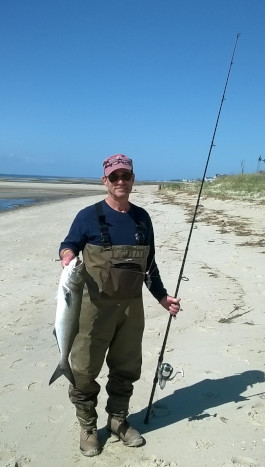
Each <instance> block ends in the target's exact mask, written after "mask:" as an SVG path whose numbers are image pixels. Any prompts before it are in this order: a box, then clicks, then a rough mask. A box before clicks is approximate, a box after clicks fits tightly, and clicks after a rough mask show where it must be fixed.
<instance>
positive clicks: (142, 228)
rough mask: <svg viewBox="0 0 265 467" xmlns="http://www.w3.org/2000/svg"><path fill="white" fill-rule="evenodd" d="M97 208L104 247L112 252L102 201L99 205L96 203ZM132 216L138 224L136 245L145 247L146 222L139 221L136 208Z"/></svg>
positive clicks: (131, 213)
mask: <svg viewBox="0 0 265 467" xmlns="http://www.w3.org/2000/svg"><path fill="white" fill-rule="evenodd" d="M95 207H96V211H97V214H98V223H99V229H100V233H101V240H102V244H103V247H104V249H105V250H111V247H112V243H111V238H110V234H109V229H108V225H107V223H106V218H105V215H104V214H103V207H102V201H99V202H98V203H96V204H95ZM130 216H131V217H132V219H133V220H134V222H135V224H136V234H135V240H136V244H137V245H145V233H146V225H145V224H144V222H140V221H139V220H138V219H137V216H136V213H135V209H134V208H132V209H131V210H130Z"/></svg>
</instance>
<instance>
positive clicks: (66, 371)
mask: <svg viewBox="0 0 265 467" xmlns="http://www.w3.org/2000/svg"><path fill="white" fill-rule="evenodd" d="M83 288H84V263H83V261H81V260H80V259H79V258H78V257H75V258H74V259H72V261H70V263H69V264H68V266H65V267H64V269H63V271H62V274H61V277H60V282H59V287H58V293H57V307H56V317H55V326H54V331H53V334H54V335H55V337H56V339H57V342H58V347H59V350H60V362H59V365H58V366H57V368H56V370H55V372H54V373H53V375H52V377H51V379H50V381H49V384H52V383H53V382H54V381H55V380H56V379H57V378H59V377H60V376H62V375H64V376H66V378H67V379H68V380H69V381H70V383H72V384H73V385H74V386H75V380H74V375H73V373H72V370H71V368H70V364H69V361H68V357H69V354H70V351H71V348H72V345H73V342H74V339H75V336H76V334H77V333H78V329H79V316H80V310H81V303H82V295H83Z"/></svg>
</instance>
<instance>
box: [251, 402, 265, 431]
mask: <svg viewBox="0 0 265 467" xmlns="http://www.w3.org/2000/svg"><path fill="white" fill-rule="evenodd" d="M248 416H249V417H250V418H251V420H252V423H253V425H258V426H261V425H264V426H265V413H264V405H263V404H261V403H257V404H255V405H253V406H252V407H251V410H250V411H249V412H248Z"/></svg>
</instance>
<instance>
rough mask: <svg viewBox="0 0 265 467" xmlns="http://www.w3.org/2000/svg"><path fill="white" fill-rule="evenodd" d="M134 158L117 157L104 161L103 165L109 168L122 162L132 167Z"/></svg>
mask: <svg viewBox="0 0 265 467" xmlns="http://www.w3.org/2000/svg"><path fill="white" fill-rule="evenodd" d="M132 163H133V162H132V159H129V158H128V160H124V159H122V158H119V159H115V160H114V161H108V160H107V161H106V162H103V167H104V169H107V168H108V167H112V166H113V165H118V164H122V165H129V166H130V167H132Z"/></svg>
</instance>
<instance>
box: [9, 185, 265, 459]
mask: <svg viewBox="0 0 265 467" xmlns="http://www.w3.org/2000/svg"><path fill="white" fill-rule="evenodd" d="M13 186H14V187H15V185H13ZM29 188H30V187H29ZM94 188H95V187H94V186H93V187H92V189H93V190H94ZM58 189H61V190H63V187H62V186H61V187H58ZM79 189H80V187H79ZM82 189H83V190H87V189H88V187H83V188H82ZM98 190H101V187H98ZM80 196H81V192H80ZM99 199H102V194H100V191H99V192H98V194H93V195H91V196H89V197H79V198H74V199H67V200H64V201H56V202H54V203H52V204H42V205H37V206H34V207H28V208H24V209H19V210H16V211H13V212H6V213H4V214H1V215H0V225H1V229H0V241H1V278H0V296H1V328H0V359H1V375H0V442H1V445H0V466H1V467H2V466H5V467H7V466H8V467H20V466H28V465H29V466H34V467H47V466H49V467H73V466H80V467H82V466H117V465H118V466H119V467H132V466H135V467H136V466H144V467H147V466H166V465H170V466H180V467H190V466H196V467H208V466H212V465H214V466H226V467H228V466H244V467H245V466H249V467H250V466H251V467H252V466H259V467H264V465H265V382H264V365H265V362H264V354H265V347H264V343H265V337H264V321H265V317H264V303H265V282H264V275H265V270H264V269H265V268H264V264H265V261H264V260H265V256H264V253H265V246H264V228H265V216H264V206H263V207H259V206H258V205H257V204H251V203H249V204H248V203H241V202H239V201H237V202H230V201H227V202H223V201H216V200H204V199H203V200H202V202H201V207H200V215H199V218H198V221H199V222H197V223H196V226H195V229H194V232H193V236H192V240H191V244H190V249H189V252H188V256H187V261H186V266H185V271H184V275H185V276H186V277H187V278H188V279H189V280H186V281H183V282H182V283H181V287H180V293H179V295H180V297H181V298H182V308H183V311H182V312H181V313H180V314H179V315H178V317H177V319H176V320H172V325H171V329H170V333H169V338H168V343H167V348H166V352H165V358H164V361H166V362H169V363H170V364H171V365H172V366H173V367H174V370H175V371H180V370H181V369H183V370H184V377H182V376H181V374H180V373H179V374H177V375H176V377H175V378H174V379H173V380H172V381H170V382H168V383H167V385H166V387H165V388H164V389H163V390H161V389H160V388H159V386H158V387H157V390H156V393H155V397H154V406H153V410H152V413H151V416H150V419H149V424H148V425H145V424H144V423H143V420H144V416H145V413H146V407H147V404H148V400H149V396H150V391H151V387H152V382H153V377H154V371H155V368H156V364H157V359H158V354H159V351H160V349H161V345H162V340H163V336H164V333H165V329H166V325H167V322H168V314H167V312H166V311H165V310H164V309H163V308H161V306H160V305H159V304H158V303H156V301H155V299H154V298H153V297H152V296H151V295H150V293H149V292H148V290H147V289H146V288H145V289H144V302H145V310H146V328H145V336H144V342H143V370H142V378H141V380H140V381H139V382H137V383H136V384H135V391H134V395H133V398H132V400H131V412H130V413H131V415H130V418H129V420H130V421H131V423H132V424H133V425H135V427H137V428H138V429H139V430H140V431H141V432H142V434H143V436H144V438H145V440H146V445H145V446H143V447H140V448H126V447H125V446H124V445H123V444H122V443H121V442H117V443H111V442H110V439H108V438H107V435H106V431H105V424H106V413H105V411H104V407H105V402H106V393H105V389H104V386H105V383H106V379H107V368H106V367H105V366H104V367H103V369H102V372H101V374H100V378H99V382H100V384H101V386H102V391H101V393H100V397H99V406H98V412H99V423H98V428H99V435H100V438H101V441H102V443H103V444H104V449H103V452H102V454H101V455H100V456H97V457H94V458H85V457H83V456H82V455H81V454H80V453H79V427H78V423H77V421H76V419H75V410H74V407H73V406H72V405H71V404H70V402H69V400H68V395H67V388H68V383H67V381H66V380H65V378H63V377H62V378H60V379H59V380H57V381H56V382H55V383H54V384H53V385H52V386H50V387H49V386H48V381H49V378H50V376H51V374H52V372H53V371H54V369H55V367H56V365H57V362H58V357H59V355H58V348H57V344H56V342H55V339H54V336H53V335H52V330H53V323H54V316H55V308H56V300H55V295H56V289H57V284H58V281H59V277H60V273H61V265H60V262H59V261H58V260H57V258H58V256H57V255H58V245H59V243H60V241H61V240H62V239H63V238H64V237H65V235H66V234H67V232H68V229H69V226H70V223H71V222H72V220H73V217H74V216H75V214H76V213H77V212H78V211H79V210H80V209H82V208H83V207H85V206H86V205H87V204H91V203H94V202H96V201H98V200H99ZM131 201H132V202H134V203H136V204H139V205H141V206H143V207H145V208H146V209H147V210H148V212H149V213H150V215H151V217H152V220H153V224H154V229H155V237H156V251H157V255H156V257H157V262H158V264H159V267H160V272H161V276H162V278H163V281H164V284H165V286H166V287H167V289H168V292H169V293H170V294H172V295H174V292H175V288H176V282H177V278H178V274H179V269H180V265H181V261H182V258H183V254H184V249H185V245H186V241H187V236H188V231H189V228H190V224H189V220H190V212H191V211H192V209H193V207H194V205H195V201H194V199H193V198H189V197H187V196H184V195H179V199H178V198H176V199H173V198H172V199H171V201H170V200H169V199H168V198H167V197H166V196H165V195H163V194H161V193H160V192H158V191H157V187H155V186H136V187H135V189H134V191H133V193H132V196H131ZM190 206H192V209H191V210H190Z"/></svg>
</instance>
